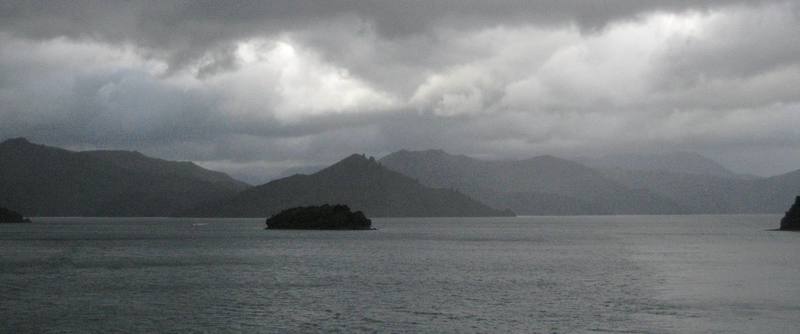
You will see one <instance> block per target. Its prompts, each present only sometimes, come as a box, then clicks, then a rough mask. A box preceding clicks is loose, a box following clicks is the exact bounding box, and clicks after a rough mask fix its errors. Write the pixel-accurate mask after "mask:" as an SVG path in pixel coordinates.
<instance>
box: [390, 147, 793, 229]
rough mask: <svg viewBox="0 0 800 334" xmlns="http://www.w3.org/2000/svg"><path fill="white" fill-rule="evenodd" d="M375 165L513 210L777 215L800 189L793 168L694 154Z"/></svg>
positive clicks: (411, 158) (438, 155) (412, 155)
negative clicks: (739, 168) (754, 173)
mask: <svg viewBox="0 0 800 334" xmlns="http://www.w3.org/2000/svg"><path fill="white" fill-rule="evenodd" d="M648 157H649V158H652V159H653V160H651V161H648V160H647V159H648ZM381 163H383V164H384V165H385V166H387V167H389V168H391V169H394V170H396V171H399V172H402V173H404V174H407V175H409V176H412V177H414V178H417V179H418V180H420V182H422V183H423V184H426V185H430V186H435V187H452V188H454V189H459V190H461V191H463V192H465V193H466V194H468V195H470V196H473V197H474V198H477V199H478V200H481V201H483V202H484V203H487V204H490V205H493V206H495V207H508V208H511V209H512V210H514V211H515V212H517V213H519V214H537V215H540V214H555V215H560V214H654V213H659V214H689V213H697V214H715V213H716V214H725V213H778V212H783V211H784V210H785V209H786V208H785V206H786V203H789V202H791V200H792V199H793V198H794V196H796V195H797V194H798V193H800V170H798V171H795V172H791V173H786V174H781V175H777V176H773V177H767V178H757V177H747V176H742V175H738V174H735V173H733V172H731V171H730V170H728V169H727V168H725V167H724V166H722V165H720V164H718V163H716V162H714V161H713V160H711V159H708V158H706V157H703V156H702V155H699V154H695V153H676V154H670V155H642V156H635V158H634V156H633V155H629V156H628V159H624V160H622V161H619V162H615V163H612V161H608V162H607V163H604V164H603V166H605V167H594V168H590V167H587V166H584V165H581V164H579V163H576V162H573V161H569V160H564V159H560V158H556V157H552V156H540V157H536V158H531V159H526V160H505V161H484V160H478V159H473V158H470V157H467V156H463V155H451V154H448V153H446V152H444V151H441V150H429V151H416V152H412V151H405V150H403V151H398V152H396V153H393V154H390V155H388V156H386V157H384V158H383V159H381ZM612 165H613V166H614V167H609V166H612Z"/></svg>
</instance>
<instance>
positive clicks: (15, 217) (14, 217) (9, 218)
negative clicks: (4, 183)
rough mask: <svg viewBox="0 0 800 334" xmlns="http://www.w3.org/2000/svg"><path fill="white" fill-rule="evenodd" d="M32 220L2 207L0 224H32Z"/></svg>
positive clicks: (0, 208) (0, 209)
mask: <svg viewBox="0 0 800 334" xmlns="http://www.w3.org/2000/svg"><path fill="white" fill-rule="evenodd" d="M30 222H31V220H30V219H27V218H25V217H23V216H22V215H21V214H19V213H17V212H15V211H12V210H9V209H6V208H3V207H0V224H2V223H30Z"/></svg>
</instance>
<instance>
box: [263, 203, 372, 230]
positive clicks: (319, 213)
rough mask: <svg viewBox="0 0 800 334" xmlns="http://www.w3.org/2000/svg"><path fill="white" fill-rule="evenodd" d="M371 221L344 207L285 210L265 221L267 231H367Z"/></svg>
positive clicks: (308, 207) (361, 214)
mask: <svg viewBox="0 0 800 334" xmlns="http://www.w3.org/2000/svg"><path fill="white" fill-rule="evenodd" d="M371 227H372V221H371V220H369V219H368V218H367V217H365V216H364V213H362V212H361V211H356V212H352V211H350V208H349V207H347V206H346V205H327V204H325V205H322V206H306V207H296V208H291V209H286V210H283V211H281V212H280V213H278V214H276V215H274V216H272V217H269V218H268V219H267V229H296V230H369V229H371Z"/></svg>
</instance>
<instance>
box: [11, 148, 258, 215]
mask: <svg viewBox="0 0 800 334" xmlns="http://www.w3.org/2000/svg"><path fill="white" fill-rule="evenodd" d="M247 187H248V186H247V185H246V184H244V183H242V182H240V181H237V180H234V179H233V178H231V177H229V176H227V175H225V174H223V173H220V172H215V171H210V170H206V169H203V168H201V167H199V166H197V165H195V164H194V163H191V162H174V161H166V160H161V159H155V158H150V157H147V156H145V155H142V154H141V153H138V152H126V151H88V152H73V151H68V150H64V149H60V148H55V147H49V146H44V145H38V144H33V143H30V142H29V141H27V140H26V139H24V138H17V139H10V140H6V141H4V142H2V143H0V189H2V192H1V193H0V203H2V204H3V205H8V206H10V207H14V208H17V209H18V210H20V211H22V212H25V213H26V214H27V215H30V216H168V215H174V214H177V213H179V212H181V211H184V210H187V209H189V208H192V207H195V206H198V205H200V204H201V203H205V202H209V201H216V200H219V199H221V198H224V197H228V196H232V195H234V194H236V193H237V192H239V191H241V190H243V189H245V188H247Z"/></svg>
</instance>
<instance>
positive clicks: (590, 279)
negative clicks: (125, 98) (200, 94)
mask: <svg viewBox="0 0 800 334" xmlns="http://www.w3.org/2000/svg"><path fill="white" fill-rule="evenodd" d="M778 219H779V217H778V216H772V215H766V216H624V217H520V218H496V219H495V218H492V219H486V218H479V219H478V218H476V219H416V218H415V219H375V220H374V226H375V227H377V228H378V230H377V231H272V230H270V231H267V230H264V229H263V220H262V219H250V220H249V219H227V220H220V219H163V218H158V219H152V218H151V219H85V218H62V219H56V218H51V219H47V218H41V219H37V220H36V221H37V223H36V224H33V225H8V226H0V254H2V255H0V297H2V303H0V320H2V321H0V326H2V327H0V332H9V333H10V332H26V331H27V332H40V331H45V330H48V329H57V330H60V331H64V332H70V331H93V332H103V331H108V330H122V331H137V332H152V331H160V332H164V331H177V332H185V331H197V330H200V331H210V332H220V331H252V332H265V331H272V332H280V331H286V330H294V331H320V330H333V331H336V330H338V331H342V332H352V331H376V330H377V331H384V332H417V331H425V332H507V331H516V332H574V331H582V332H593V331H597V332H605V331H615V332H617V331H620V332H648V333H651V332H667V333H670V332H707V331H719V332H741V333H753V332H760V333H769V332H772V333H786V332H796V331H797V328H799V327H800V320H798V319H800V288H798V284H797V281H798V279H800V258H798V256H797V255H798V254H800V233H786V232H776V231H768V229H771V228H774V227H775V226H777V225H776V224H777V221H778Z"/></svg>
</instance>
